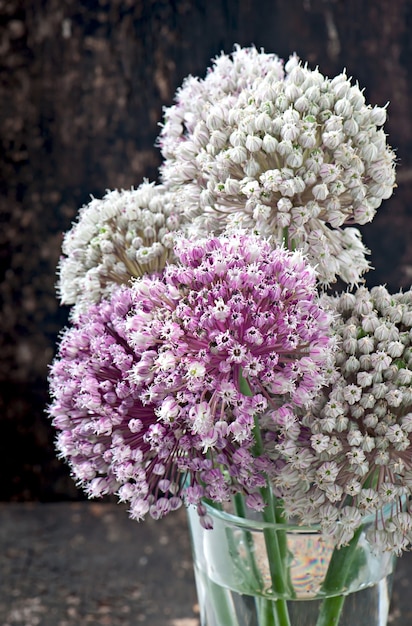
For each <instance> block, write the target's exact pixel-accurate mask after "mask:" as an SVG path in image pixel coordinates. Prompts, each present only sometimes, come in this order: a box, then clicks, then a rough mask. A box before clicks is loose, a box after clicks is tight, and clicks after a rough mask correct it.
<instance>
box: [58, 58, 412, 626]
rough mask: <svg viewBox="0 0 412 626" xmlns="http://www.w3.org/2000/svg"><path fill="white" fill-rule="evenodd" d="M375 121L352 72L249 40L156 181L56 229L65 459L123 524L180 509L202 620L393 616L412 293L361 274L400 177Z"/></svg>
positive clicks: (238, 623) (185, 101) (166, 140)
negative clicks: (367, 227)
mask: <svg viewBox="0 0 412 626" xmlns="http://www.w3.org/2000/svg"><path fill="white" fill-rule="evenodd" d="M385 119H386V111H385V109H384V108H380V107H371V106H370V105H367V104H366V103H365V98H364V95H363V93H362V91H361V90H360V89H359V87H358V86H357V85H353V84H352V83H351V81H350V80H349V79H348V78H347V76H346V75H345V74H344V73H343V74H340V75H339V76H336V77H335V78H333V79H329V78H326V77H324V76H323V75H322V74H321V73H320V72H319V71H318V70H310V69H309V68H308V67H307V66H306V65H304V64H302V63H301V62H300V61H299V59H298V58H297V57H296V56H295V55H294V56H292V57H291V58H290V59H289V61H288V62H287V63H286V64H284V63H283V62H282V61H281V60H280V59H278V57H276V56H275V55H273V54H266V53H264V52H263V51H257V50H256V49H255V48H240V47H236V48H235V50H234V52H233V54H232V55H230V56H227V55H224V54H222V55H221V56H220V57H219V58H217V59H216V60H215V61H214V62H213V66H212V67H211V69H210V70H209V71H208V73H207V75H206V77H205V78H204V79H202V80H200V79H197V78H194V77H189V78H187V79H186V80H185V82H184V83H183V85H182V87H181V88H180V89H179V90H178V92H177V94H176V98H175V104H174V105H173V106H172V107H170V108H168V109H166V110H165V113H164V122H163V124H162V127H161V131H160V134H159V140H158V145H159V147H160V149H161V152H162V155H163V158H164V160H163V164H162V166H161V171H160V183H159V184H157V183H150V182H148V181H144V182H143V183H142V184H141V185H140V186H139V187H137V188H136V189H131V190H126V191H125V190H123V191H110V192H108V193H107V194H106V195H105V196H104V197H103V199H102V200H97V199H92V201H91V202H90V203H89V204H88V205H86V206H84V207H83V208H82V209H81V210H80V212H79V218H78V220H77V222H76V223H75V224H74V225H73V227H72V229H71V230H70V231H69V232H68V233H67V234H66V235H65V238H64V243H63V256H62V259H61V261H60V267H59V273H60V277H59V283H58V289H59V293H60V297H61V300H62V302H63V303H65V304H70V305H73V307H72V312H71V325H70V327H69V328H67V329H66V330H65V331H64V332H63V334H62V336H61V338H60V344H59V350H58V354H57V356H56V359H55V361H54V363H53V364H52V366H51V371H50V389H51V396H52V401H51V404H50V406H49V409H48V410H49V414H50V416H51V418H52V420H53V425H54V427H55V428H56V429H57V431H58V435H57V439H56V441H57V449H58V452H59V454H60V456H61V457H62V458H64V459H65V460H66V461H67V462H68V463H69V464H70V467H71V470H72V473H73V476H74V478H75V480H76V481H77V483H78V484H79V485H80V486H81V487H82V488H84V489H85V491H86V493H87V494H88V496H89V497H99V496H103V495H106V494H115V495H117V496H118V498H119V501H121V502H127V503H128V505H129V513H130V516H131V517H132V518H133V519H136V520H142V519H144V517H145V516H146V515H150V516H151V517H153V518H155V519H158V518H161V517H162V516H164V515H166V514H167V513H169V512H170V511H173V510H175V509H177V508H179V507H181V506H182V505H185V506H187V507H188V515H189V526H190V530H191V537H192V545H193V557H194V567H195V575H196V583H197V587H198V595H199V603H200V611H201V622H202V626H246V625H250V626H252V625H256V626H315V625H316V626H333V625H338V624H339V625H340V626H344V625H345V624H351V625H352V624H355V623H362V625H365V626H366V625H367V624H370V625H371V626H372V625H379V626H384V625H385V624H386V620H387V615H388V603H389V595H390V577H391V574H392V572H393V566H394V555H397V554H400V553H401V552H402V551H403V550H405V549H406V548H407V547H408V544H409V542H410V540H411V537H412V516H411V513H410V509H409V506H410V505H409V500H410V496H411V493H412V459H411V453H410V450H411V433H412V391H411V379H412V351H411V343H412V330H411V328H412V291H407V292H405V293H402V292H399V293H396V294H390V293H388V290H387V289H386V288H385V287H384V286H379V287H374V288H372V289H370V290H368V289H367V288H366V287H365V286H362V284H361V283H362V280H363V278H362V276H363V274H364V273H365V272H366V271H367V270H368V269H369V263H368V261H367V258H366V257H367V254H368V251H367V249H366V248H365V246H364V244H363V243H362V238H361V234H360V232H359V230H358V229H357V228H356V227H354V224H365V223H367V222H368V221H371V220H372V219H373V216H374V214H375V212H376V210H377V208H378V207H379V206H380V204H381V202H382V200H383V199H386V198H388V197H390V195H391V193H392V189H393V187H394V184H395V175H394V154H393V152H392V151H391V149H390V148H389V147H388V146H387V143H386V136H385V133H384V131H383V130H382V128H381V127H382V125H383V124H384V122H385ZM338 280H340V281H342V282H344V283H347V285H348V287H347V288H345V290H341V291H339V290H337V289H336V288H333V286H334V285H335V283H336V282H337V281H338ZM359 620H360V621H359Z"/></svg>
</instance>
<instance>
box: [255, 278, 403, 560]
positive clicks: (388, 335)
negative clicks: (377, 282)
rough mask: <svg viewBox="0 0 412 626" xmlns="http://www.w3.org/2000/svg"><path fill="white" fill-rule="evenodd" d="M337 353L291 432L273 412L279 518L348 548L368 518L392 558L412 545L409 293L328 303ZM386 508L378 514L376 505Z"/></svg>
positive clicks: (362, 292)
mask: <svg viewBox="0 0 412 626" xmlns="http://www.w3.org/2000/svg"><path fill="white" fill-rule="evenodd" d="M326 300H329V302H330V305H331V308H333V310H335V311H336V312H338V313H339V316H338V317H337V318H336V320H335V323H334V331H335V332H336V334H337V336H338V338H339V343H340V349H339V350H338V351H337V353H336V363H337V365H338V371H339V373H338V374H337V375H336V377H335V380H334V381H333V384H332V385H330V386H329V387H328V388H327V389H326V390H325V391H323V392H322V393H321V394H320V397H319V400H318V401H317V402H316V404H315V405H314V406H313V407H312V408H311V410H310V411H308V412H307V414H306V415H305V416H304V417H303V418H302V419H301V420H300V423H299V424H298V421H297V420H296V419H294V420H293V427H289V428H285V426H284V425H283V424H284V423H287V422H288V420H289V422H290V421H291V419H292V418H291V414H290V412H288V414H287V415H286V414H285V411H284V410H281V411H279V412H278V413H277V414H276V416H275V417H274V421H275V422H276V423H277V424H278V426H279V425H280V424H282V425H281V426H280V429H281V430H280V431H278V432H277V433H276V434H274V433H273V432H272V433H270V432H269V433H268V436H267V445H268V447H269V449H270V450H271V454H272V455H275V456H276V455H277V454H278V455H279V457H280V459H282V462H281V464H280V466H281V469H280V470H279V472H278V474H277V476H276V478H275V482H276V484H277V486H278V488H279V490H280V492H281V494H282V497H284V499H285V506H286V511H287V513H288V515H290V516H295V515H296V516H298V518H299V519H301V520H302V521H303V522H304V523H306V522H310V523H314V522H315V523H316V522H318V523H320V524H321V526H322V529H323V531H324V532H326V533H327V534H330V535H333V536H334V537H335V539H336V541H337V543H338V544H345V543H347V542H348V541H349V540H350V538H351V537H352V536H353V533H354V531H355V530H356V528H357V527H358V526H360V525H361V524H362V522H363V520H364V518H365V516H367V515H369V514H375V515H376V518H377V521H376V527H375V529H374V534H375V537H373V540H374V541H375V542H376V543H377V544H379V545H380V546H384V547H386V548H388V549H390V550H393V551H396V552H399V551H401V550H402V549H405V548H406V547H407V545H408V544H409V543H410V542H411V540H412V515H411V513H410V512H409V511H408V510H405V507H404V505H405V506H406V507H407V508H408V507H409V504H408V503H407V500H408V499H409V498H410V496H411V495H412V462H411V449H412V436H411V433H412V389H411V382H412V330H411V329H412V290H411V291H407V292H406V293H398V294H395V295H390V294H389V293H388V291H387V289H386V288H385V287H374V288H372V289H371V291H370V292H369V291H368V290H367V289H365V288H360V289H358V290H357V291H356V293H353V294H352V293H344V294H342V295H340V296H335V297H328V298H326ZM385 507H387V508H389V514H387V515H386V517H385V516H384V515H383V514H382V511H383V510H384V508H385Z"/></svg>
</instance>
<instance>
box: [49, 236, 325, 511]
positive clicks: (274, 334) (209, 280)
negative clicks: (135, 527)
mask: <svg viewBox="0 0 412 626" xmlns="http://www.w3.org/2000/svg"><path fill="white" fill-rule="evenodd" d="M175 254H176V256H177V258H178V260H179V261H180V263H179V264H176V265H169V266H167V267H166V269H165V272H164V274H163V276H162V277H160V278H154V277H149V276H144V277H142V278H140V279H138V280H136V281H135V282H134V283H133V285H132V286H131V287H124V288H121V289H120V290H118V291H117V292H116V293H115V294H114V295H113V296H112V299H111V300H110V301H109V302H104V301H103V302H102V303H101V304H100V305H96V306H95V307H92V308H91V310H90V312H89V314H88V315H87V316H83V317H81V319H80V320H79V322H78V324H77V325H76V327H74V328H73V329H71V330H68V331H66V334H65V335H64V336H63V338H62V342H61V346H60V353H59V357H58V359H57V360H56V361H55V363H54V365H53V367H52V371H51V390H52V394H53V396H54V401H53V403H52V405H51V407H50V414H51V415H52V416H53V418H54V424H55V426H56V427H57V428H58V429H59V430H60V431H61V434H60V435H59V437H58V448H59V450H60V452H61V454H62V456H63V457H64V458H66V459H67V460H68V461H69V462H70V463H71V465H72V468H73V471H74V474H75V476H76V477H77V478H78V479H79V481H80V482H81V484H83V485H84V486H86V489H87V491H88V493H89V494H90V495H99V494H100V493H104V492H110V493H114V492H117V493H118V494H119V496H120V498H121V499H122V500H126V501H130V503H131V514H132V516H133V517H136V518H141V517H143V516H144V515H145V513H147V512H149V513H150V514H151V515H152V516H153V517H160V516H161V515H164V514H165V513H167V512H168V511H169V510H170V509H171V508H175V507H176V506H178V505H179V504H180V503H181V502H182V500H185V501H186V502H187V503H192V504H198V503H199V501H200V499H201V498H202V497H204V496H206V497H208V498H210V499H212V500H214V501H220V502H221V501H224V500H228V499H229V498H230V496H231V495H232V494H233V493H236V492H241V493H243V494H245V495H246V496H247V497H248V498H249V499H248V502H250V504H251V506H255V507H256V508H261V506H262V502H261V498H259V496H258V492H259V489H260V488H261V487H262V486H264V485H265V483H266V472H267V470H268V463H267V459H265V458H259V456H257V455H256V454H255V452H256V448H255V444H256V441H255V432H254V429H255V427H256V423H257V424H258V427H259V419H260V417H262V419H263V416H265V415H266V414H267V412H268V411H269V412H270V410H272V409H273V407H274V406H278V404H279V402H280V403H288V406H300V407H303V406H310V404H311V403H312V402H313V399H314V397H315V395H316V394H317V392H318V391H319V388H320V387H321V385H323V384H324V383H325V382H327V377H328V368H329V366H330V362H331V350H332V343H333V342H332V340H331V339H330V336H329V327H330V322H331V316H330V314H329V313H327V312H326V311H325V310H324V309H323V308H322V307H321V306H320V305H319V303H318V300H317V294H316V278H315V272H314V270H313V269H312V268H311V267H310V266H308V265H307V264H306V263H305V261H304V259H303V257H302V255H301V253H300V252H289V251H287V250H285V249H282V248H277V249H273V247H272V245H271V244H270V243H269V242H268V241H265V240H262V239H261V238H259V237H257V236H254V235H246V234H244V233H243V232H237V233H232V234H228V235H222V236H220V237H209V238H205V239H201V240H197V241H194V242H191V241H189V240H185V239H183V238H182V239H180V240H179V242H178V244H177V245H176V248H175ZM241 380H242V381H243V382H245V383H247V384H248V386H249V389H250V392H251V395H250V396H249V395H244V393H242V390H241ZM187 476H190V477H191V478H190V479H187V481H186V483H185V484H183V483H184V480H185V477H187Z"/></svg>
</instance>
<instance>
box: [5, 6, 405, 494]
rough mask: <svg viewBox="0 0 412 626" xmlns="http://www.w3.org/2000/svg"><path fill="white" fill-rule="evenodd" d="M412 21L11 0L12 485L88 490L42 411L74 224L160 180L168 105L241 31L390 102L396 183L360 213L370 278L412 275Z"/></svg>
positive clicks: (15, 489)
mask: <svg viewBox="0 0 412 626" xmlns="http://www.w3.org/2000/svg"><path fill="white" fill-rule="evenodd" d="M411 35H412V2H411V0H391V1H388V0H370V1H368V0H335V1H333V0H259V2H257V1H253V0H198V1H195V0H0V141H1V147H0V185H1V194H0V202H1V206H0V218H1V226H0V265H1V270H0V272H1V273H0V302H1V337H0V355H1V356H0V387H1V389H0V390H1V402H0V476H1V480H0V499H1V500H4V501H9V500H14V501H16V500H18V501H20V500H41V501H53V500H61V499H77V498H79V497H81V496H80V494H78V492H77V491H76V489H75V487H74V485H73V483H72V481H71V479H70V478H69V476H68V472H67V469H66V467H65V466H64V465H63V464H62V463H60V462H59V461H57V460H56V459H55V455H54V450H53V432H52V430H51V428H50V425H49V423H48V421H47V419H46V417H45V415H44V407H45V405H46V403H47V383H46V377H47V367H48V364H49V363H50V361H51V359H52V357H53V352H54V347H55V342H56V338H57V335H58V333H59V331H60V329H61V328H62V326H63V325H64V324H65V323H66V321H67V310H65V309H63V308H60V307H59V306H58V303H57V300H56V298H55V292H54V284H55V267H56V263H57V261H58V257H59V250H60V244H61V237H62V232H63V231H65V230H67V229H68V228H69V227H70V224H71V222H72V220H73V219H74V218H75V215H76V211H77V210H78V208H79V207H80V206H81V205H82V204H84V203H86V202H88V200H89V197H90V194H93V195H95V196H96V197H100V196H102V195H103V194H104V192H105V190H106V189H109V188H110V189H111V188H115V187H124V188H128V187H130V186H131V185H138V184H139V183H140V182H141V181H142V179H143V178H144V177H148V178H150V179H151V180H155V179H156V176H157V168H158V166H159V163H160V155H159V151H158V150H157V149H156V148H155V147H154V141H155V138H156V136H157V133H158V122H159V120H160V119H161V114H162V106H164V105H170V104H171V103H172V100H173V94H174V92H175V90H176V88H177V87H178V86H179V85H180V84H181V82H182V80H183V78H184V77H185V76H186V75H187V74H189V73H192V74H195V75H199V76H204V74H205V71H206V68H207V66H208V65H209V64H210V59H211V57H214V56H216V55H218V54H219V53H220V51H224V52H226V53H229V52H230V51H231V50H232V49H233V44H234V43H239V44H241V45H243V46H248V45H251V44H255V45H256V46H257V47H264V48H265V50H266V51H267V52H275V53H277V54H278V55H279V56H281V57H283V58H287V57H288V56H289V54H290V53H292V52H294V51H296V52H297V53H298V54H299V55H300V56H301V58H302V59H305V60H307V61H308V62H309V64H310V66H311V67H315V66H316V65H318V66H319V68H320V70H321V71H322V72H323V73H324V74H326V75H329V76H332V75H334V74H336V73H339V72H340V71H341V70H342V69H343V68H346V69H347V72H348V74H349V75H351V76H353V77H354V78H355V79H357V80H358V81H359V83H360V84H361V85H362V86H364V87H365V90H366V97H367V100H368V101H369V102H371V103H372V104H379V105H384V104H385V103H386V102H387V101H390V107H389V120H388V123H387V125H386V131H387V133H388V135H389V142H390V143H391V145H392V146H393V147H394V148H396V152H397V157H398V159H397V160H398V187H397V189H396V190H395V193H394V195H393V197H392V198H391V199H389V200H387V201H386V202H385V203H384V205H383V206H382V207H381V209H379V212H378V215H377V217H376V218H375V220H374V222H373V223H372V224H371V225H368V226H366V227H364V228H363V232H364V238H365V240H366V242H367V244H368V246H369V247H370V248H371V249H372V250H373V254H372V262H373V264H374V266H375V268H376V269H375V271H374V272H371V273H370V274H369V276H368V282H369V284H370V285H372V284H377V283H380V282H385V283H387V284H388V285H389V286H390V287H391V289H393V290H397V289H399V288H400V287H409V285H410V282H411V276H412V247H411V245H410V242H411V232H412V220H411V215H412V210H411V204H410V202H409V196H410V195H411V191H412V81H411V73H410V68H411V59H412V36H411Z"/></svg>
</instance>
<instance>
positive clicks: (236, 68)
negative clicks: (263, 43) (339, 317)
mask: <svg viewBox="0 0 412 626" xmlns="http://www.w3.org/2000/svg"><path fill="white" fill-rule="evenodd" d="M222 68H224V71H223V70H222ZM385 119H386V108H385V107H372V106H370V105H367V104H366V103H365V97H364V95H363V92H362V90H361V89H360V88H359V86H358V85H357V84H353V83H352V81H351V80H350V79H349V78H348V77H347V76H346V74H345V73H344V72H343V73H342V74H339V75H338V76H336V77H334V78H333V79H330V78H327V77H325V76H323V75H322V74H321V73H320V72H319V70H318V69H315V70H311V69H309V68H308V67H307V65H303V64H302V63H301V62H300V61H299V59H298V58H297V57H296V56H293V57H291V58H290V60H289V61H288V62H287V63H286V64H285V67H284V70H282V65H281V64H280V62H279V59H278V58H277V57H275V56H274V55H267V54H265V53H263V52H257V51H256V50H255V49H254V48H252V49H242V48H237V49H236V50H235V52H234V53H233V55H232V56H231V57H225V56H224V55H223V56H222V58H221V60H220V62H219V63H217V62H216V64H215V66H214V67H212V69H211V71H210V72H209V74H208V75H207V77H206V78H205V79H204V80H198V79H195V78H193V77H189V78H188V79H186V82H185V83H184V84H183V87H182V88H181V90H180V91H178V94H177V97H176V104H175V105H174V106H173V107H171V108H170V109H166V112H165V123H164V125H163V128H162V131H161V134H160V139H159V145H160V147H161V150H162V154H163V156H164V158H165V162H164V164H163V166H162V170H161V174H162V179H163V181H164V183H165V184H166V185H168V186H171V187H175V188H176V189H177V190H178V194H179V198H180V201H181V203H182V205H183V206H184V210H185V211H187V212H188V213H190V214H191V215H193V216H195V221H194V225H193V231H194V232H196V231H202V230H203V231H209V230H213V231H215V232H219V231H221V230H224V229H225V227H226V225H227V223H228V222H231V223H233V222H235V223H241V224H242V227H244V228H248V229H250V230H254V231H257V232H259V233H260V234H261V235H263V236H268V235H275V238H276V240H277V241H278V242H279V243H280V242H282V241H285V240H286V242H287V244H288V245H289V247H292V248H294V247H299V248H301V249H303V251H304V252H305V253H306V254H307V256H308V258H309V260H310V261H311V262H312V264H314V265H316V266H317V270H318V274H319V280H320V282H321V283H322V284H325V285H329V284H331V283H333V282H335V281H336V279H337V277H340V278H341V279H343V280H344V281H345V282H347V283H348V284H350V285H356V284H358V283H359V282H360V281H361V279H362V275H363V273H364V272H365V271H367V270H368V269H369V264H368V261H367V259H366V255H367V253H368V250H367V249H366V248H365V246H364V244H363V242H362V239H361V235H360V232H359V230H358V229H357V228H355V227H354V226H353V225H354V224H365V223H367V222H370V221H371V220H372V219H373V217H374V215H375V213H376V209H377V208H378V207H379V206H380V204H381V202H382V200H383V199H385V198H388V197H389V196H390V195H391V193H392V190H393V187H394V185H395V173H394V153H393V152H392V150H391V149H390V148H389V147H388V145H387V143H386V136H385V133H384V131H383V130H382V128H381V126H382V125H383V124H384V122H385ZM217 132H218V133H219V134H218V139H215V135H214V133H217ZM285 201H287V202H286V203H285ZM348 225H350V226H351V227H350V228H347V226H348ZM345 227H346V228H345Z"/></svg>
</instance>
